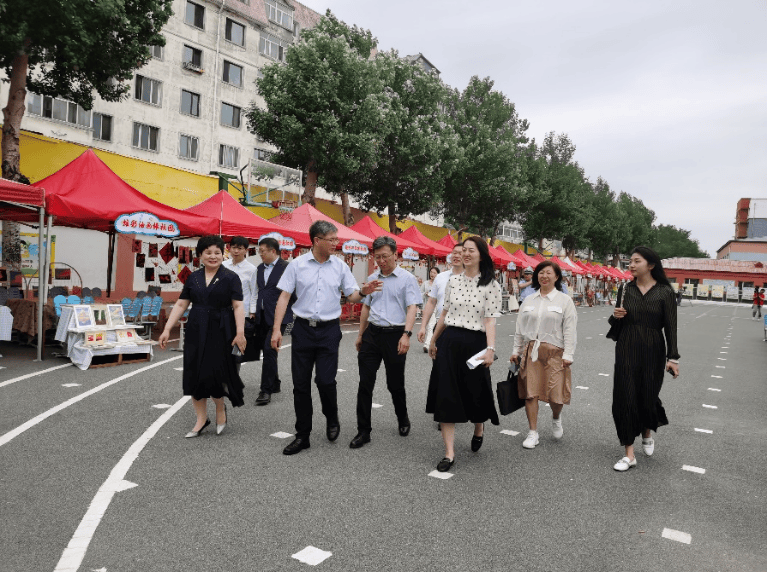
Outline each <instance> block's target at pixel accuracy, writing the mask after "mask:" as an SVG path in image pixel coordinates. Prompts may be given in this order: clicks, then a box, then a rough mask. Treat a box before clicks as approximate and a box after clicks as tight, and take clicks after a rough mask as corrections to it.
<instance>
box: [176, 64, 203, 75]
mask: <svg viewBox="0 0 767 572" xmlns="http://www.w3.org/2000/svg"><path fill="white" fill-rule="evenodd" d="M182 65H183V66H184V69H186V70H189V71H193V72H197V73H202V72H204V71H205V70H204V69H202V68H201V67H200V66H198V65H197V64H193V63H192V62H184V63H183V64H182Z"/></svg>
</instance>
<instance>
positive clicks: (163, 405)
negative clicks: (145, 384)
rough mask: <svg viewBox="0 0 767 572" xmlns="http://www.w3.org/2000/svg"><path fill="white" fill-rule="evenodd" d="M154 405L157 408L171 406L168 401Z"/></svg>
mask: <svg viewBox="0 0 767 572" xmlns="http://www.w3.org/2000/svg"><path fill="white" fill-rule="evenodd" d="M152 407H154V408H155V409H168V408H169V407H171V406H170V405H168V404H167V403H158V404H156V405H152Z"/></svg>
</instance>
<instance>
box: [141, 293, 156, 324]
mask: <svg viewBox="0 0 767 572" xmlns="http://www.w3.org/2000/svg"><path fill="white" fill-rule="evenodd" d="M153 302H154V298H152V297H151V296H145V297H144V298H142V299H141V321H142V322H144V321H146V320H148V319H149V316H150V315H151V314H152V304H153Z"/></svg>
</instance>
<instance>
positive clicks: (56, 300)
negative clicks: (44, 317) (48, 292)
mask: <svg viewBox="0 0 767 572" xmlns="http://www.w3.org/2000/svg"><path fill="white" fill-rule="evenodd" d="M66 303H67V297H66V296H62V295H61V294H59V295H57V296H54V297H53V307H54V309H55V310H56V315H57V316H58V317H59V318H60V317H61V305H62V304H66Z"/></svg>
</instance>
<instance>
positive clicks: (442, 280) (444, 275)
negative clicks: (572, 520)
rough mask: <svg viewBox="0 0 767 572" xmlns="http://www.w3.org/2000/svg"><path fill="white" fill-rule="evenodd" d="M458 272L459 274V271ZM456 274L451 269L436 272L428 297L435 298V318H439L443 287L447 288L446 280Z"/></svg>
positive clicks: (443, 297)
mask: <svg viewBox="0 0 767 572" xmlns="http://www.w3.org/2000/svg"><path fill="white" fill-rule="evenodd" d="M458 274H460V272H459V273H458ZM458 274H456V273H454V272H453V270H452V269H450V270H445V271H444V272H440V273H439V274H437V277H436V278H435V279H434V280H433V281H432V283H431V290H430V291H429V298H434V299H436V300H437V306H436V307H435V308H434V311H435V312H436V314H437V319H439V315H440V314H441V313H442V306H443V305H444V304H445V288H447V281H448V280H450V277H451V276H458Z"/></svg>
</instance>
